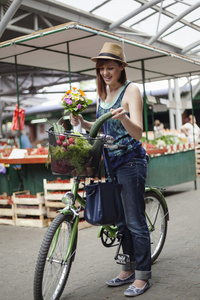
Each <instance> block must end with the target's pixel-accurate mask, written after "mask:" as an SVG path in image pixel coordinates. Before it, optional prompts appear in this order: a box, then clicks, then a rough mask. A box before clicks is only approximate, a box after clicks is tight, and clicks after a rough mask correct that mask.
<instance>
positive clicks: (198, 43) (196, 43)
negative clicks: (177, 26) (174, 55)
mask: <svg viewBox="0 0 200 300" xmlns="http://www.w3.org/2000/svg"><path fill="white" fill-rule="evenodd" d="M199 45H200V40H198V41H196V42H195V43H192V44H190V45H188V46H187V47H185V48H184V49H183V50H182V51H181V54H185V53H187V52H188V51H190V50H191V49H193V48H195V47H197V46H199ZM199 51H200V50H199Z"/></svg>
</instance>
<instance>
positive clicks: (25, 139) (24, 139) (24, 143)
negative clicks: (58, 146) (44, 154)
mask: <svg viewBox="0 0 200 300" xmlns="http://www.w3.org/2000/svg"><path fill="white" fill-rule="evenodd" d="M17 136H18V139H17V147H18V148H20V139H19V133H18V132H17ZM21 148H22V149H26V148H33V147H32V145H31V142H30V139H29V137H28V136H27V135H26V134H25V133H24V132H23V131H22V132H21Z"/></svg>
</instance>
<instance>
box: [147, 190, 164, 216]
mask: <svg viewBox="0 0 200 300" xmlns="http://www.w3.org/2000/svg"><path fill="white" fill-rule="evenodd" d="M151 191H152V192H154V193H156V194H157V195H158V196H160V197H161V198H162V200H163V203H164V205H165V209H166V213H167V220H168V221H169V209H168V205H167V202H166V199H165V197H164V195H163V193H162V192H161V191H160V190H159V189H158V188H156V187H145V192H151Z"/></svg>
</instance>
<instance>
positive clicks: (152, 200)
mask: <svg viewBox="0 0 200 300" xmlns="http://www.w3.org/2000/svg"><path fill="white" fill-rule="evenodd" d="M145 204H146V210H145V213H146V220H147V225H148V228H149V232H150V239H151V262H152V263H154V262H155V260H156V259H157V258H158V256H159V255H160V253H161V251H162V249H163V246H164V243H165V239H166V235H167V221H168V209H167V207H166V205H165V203H164V201H163V199H162V197H161V196H160V195H159V194H157V193H156V192H155V191H151V190H150V191H146V192H145Z"/></svg>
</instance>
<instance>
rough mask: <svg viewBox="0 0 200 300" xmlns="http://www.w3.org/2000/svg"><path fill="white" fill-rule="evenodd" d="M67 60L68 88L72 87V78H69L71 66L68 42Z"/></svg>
mask: <svg viewBox="0 0 200 300" xmlns="http://www.w3.org/2000/svg"><path fill="white" fill-rule="evenodd" d="M67 60H68V73H69V86H70V89H71V87H72V78H71V65H70V55H69V42H67Z"/></svg>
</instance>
